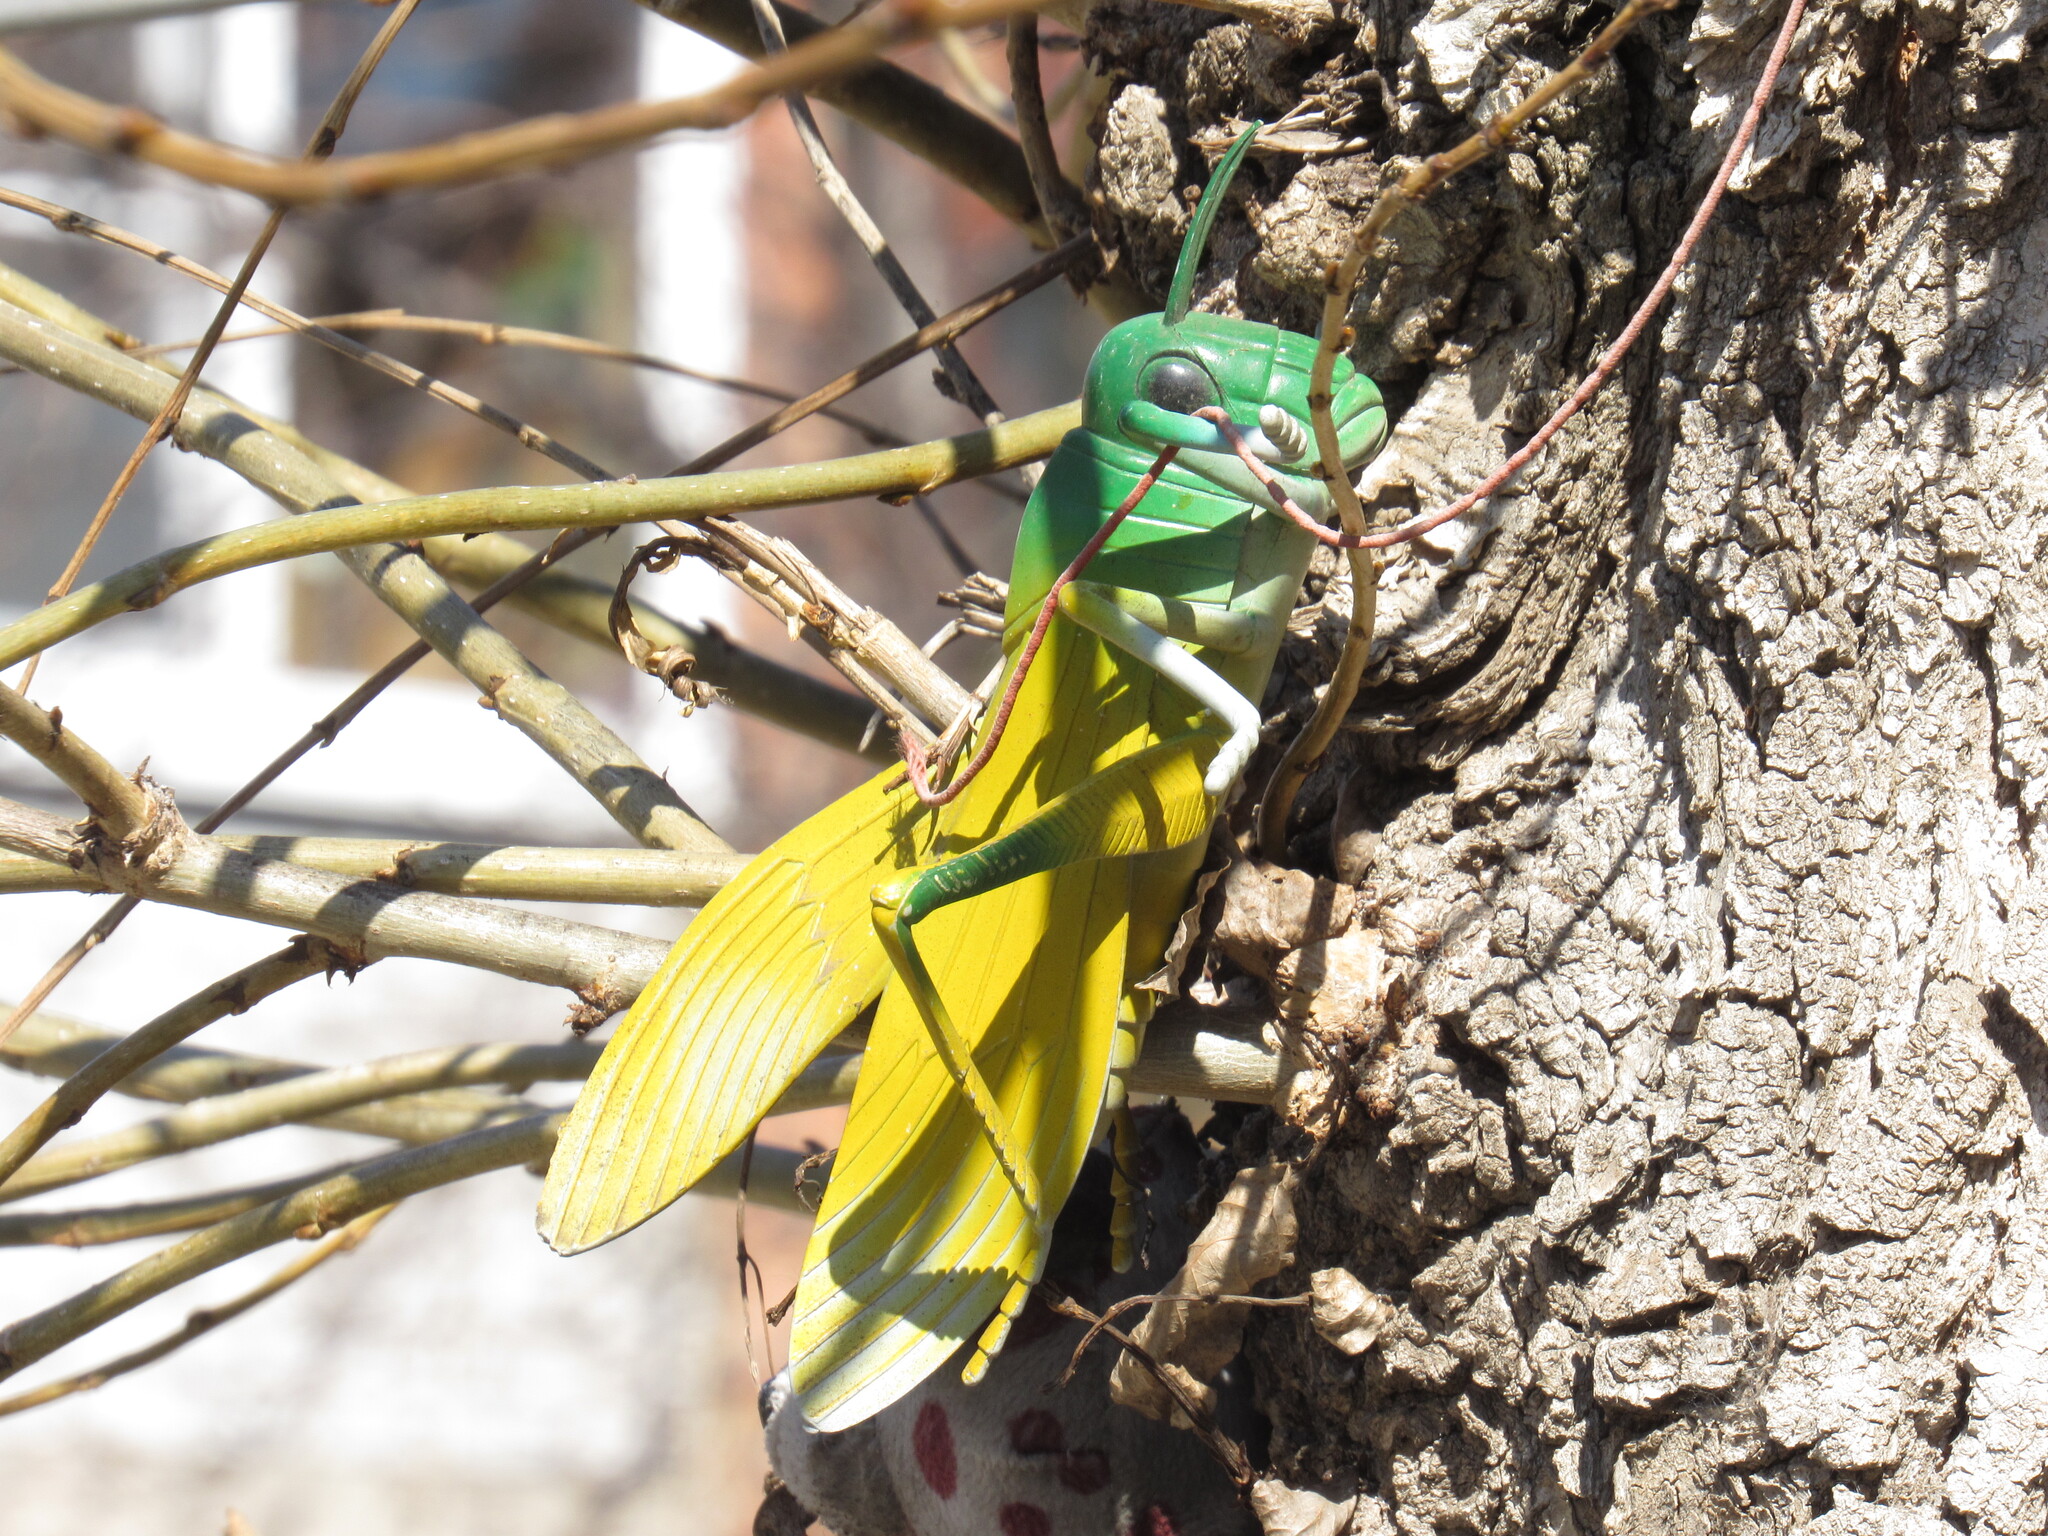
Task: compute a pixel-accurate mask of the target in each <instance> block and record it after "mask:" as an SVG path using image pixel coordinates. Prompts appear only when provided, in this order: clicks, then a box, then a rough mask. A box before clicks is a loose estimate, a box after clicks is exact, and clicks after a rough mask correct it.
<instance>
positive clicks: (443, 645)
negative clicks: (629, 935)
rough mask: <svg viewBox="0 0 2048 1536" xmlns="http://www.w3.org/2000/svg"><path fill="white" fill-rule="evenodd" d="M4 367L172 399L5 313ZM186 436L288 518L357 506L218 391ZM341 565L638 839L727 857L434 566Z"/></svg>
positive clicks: (65, 339) (159, 379)
mask: <svg viewBox="0 0 2048 1536" xmlns="http://www.w3.org/2000/svg"><path fill="white" fill-rule="evenodd" d="M0 355H5V356H8V357H10V358H12V359H13V360H14V361H16V362H19V363H22V364H24V365H25V366H27V367H29V368H31V369H32V370H33V371H35V372H36V373H39V374H41V375H43V376H44V377H46V378H50V379H53V380H55V381H56V382H58V383H61V384H64V385H66V386H67V387H69V388H73V389H78V390H81V391H85V392H89V393H91V394H92V395H94V396H95V397H96V398H98V399H100V400H102V401H104V402H105V403H107V404H110V405H113V406H115V407H117V408H119V409H121V410H125V411H127V412H128V413H129V414H131V415H134V416H137V417H143V418H147V417H149V416H151V415H153V414H154V413H155V411H156V410H157V409H158V408H159V407H160V406H161V403H162V401H163V399H164V397H165V396H166V395H167V394H168V393H169V390H170V381H169V380H168V379H167V378H166V377H165V375H164V374H163V373H162V371H160V370H159V369H156V368H153V367H151V366H150V365H149V364H147V363H145V362H142V361H140V360H138V359H136V358H132V357H129V356H127V355H126V354H125V353H122V352H118V351H116V350H115V349H113V348H112V347H108V346H105V345H102V344H99V343H95V342H92V341H89V340H87V339H86V338H85V337H82V336H79V335H76V334H75V333H72V332H70V331H67V330H61V329H59V328H57V327H55V326H52V325H50V324H48V323H46V322H43V321H40V320H38V319H36V318H35V317H33V316H31V315H29V314H27V313H26V312H25V311H23V310H19V309H16V308H15V307H14V306H13V305H10V304H6V303H0ZM176 434H177V440H178V442H179V444H180V445H181V446H184V447H188V448H192V449H195V450H197V451H198V452H201V453H203V454H205V455H206V456H207V457H209V458H212V459H216V460H218V461H219V462H220V463H222V464H224V465H226V466H227V467H228V468H229V469H232V470H234V471H235V472H236V473H237V474H239V475H241V476H242V477H243V478H244V479H245V480H248V481H249V482H250V483H251V484H253V485H255V486H256V487H257V488H258V489H260V490H262V491H264V492H266V493H267V494H268V495H270V496H271V497H273V498H274V499H276V500H277V501H279V502H280V503H282V504H283V505H284V506H286V507H289V508H293V509H298V510H305V509H310V508H315V507H327V508H335V507H345V506H347V505H348V504H349V503H351V502H353V501H354V499H355V498H354V497H353V496H351V495H350V494H349V492H348V490H347V489H346V487H344V486H343V485H341V484H340V483H339V482H338V481H337V480H335V478H334V477H333V476H332V475H330V474H329V473H328V472H327V471H326V470H325V469H324V468H322V466H321V465H319V464H318V463H316V462H315V461H314V460H313V459H312V458H310V457H309V456H308V455H306V454H304V453H302V452H300V451H299V450H298V449H297V448H295V447H294V446H293V445H291V444H290V443H288V442H286V441H284V440H282V439H281V438H278V437H276V436H274V435H273V434H271V433H268V432H265V431H263V430H261V429H260V428H256V427H255V426H254V424H253V423H251V422H250V420H249V419H248V416H247V415H246V413H244V412H243V411H241V410H240V409H239V408H238V407H237V406H236V405H235V404H234V403H233V402H232V401H229V400H227V399H226V398H224V397H223V396H221V395H218V394H216V393H214V392H213V391H211V390H206V389H199V390H194V391H193V392H192V398H191V403H190V405H189V407H188V408H187V409H186V410H185V412H184V413H183V414H182V415H181V416H180V418H179V421H178V424H177V427H176ZM229 537H230V538H232V537H233V535H229ZM379 545H383V546H384V547H382V548H379V547H377V546H379ZM336 553H338V554H340V555H341V557H342V559H343V561H344V563H346V564H347V565H348V566H349V568H350V569H351V570H353V571H354V572H355V573H356V575H357V576H358V577H360V578H361V579H362V581H363V583H364V584H365V585H366V586H368V587H369V588H370V590H371V591H372V592H373V593H375V594H376V596H377V597H378V598H379V599H380V600H381V601H382V602H383V603H384V604H385V605H386V606H387V607H389V608H391V610H392V611H393V612H395V613H396V614H398V616H399V617H400V618H402V619H404V620H405V621H406V623H407V624H408V625H410V626H411V627H412V628H413V629H415V630H416V631H418V632H419V634H420V635H421V637H422V638H423V639H424V640H426V641H427V643H428V644H430V645H431V646H432V647H433V648H434V650H435V651H436V652H438V653H439V654H440V655H441V656H442V657H443V658H444V659H445V660H446V661H448V663H449V664H450V665H451V666H453V667H454V668H455V670H456V671H457V672H458V673H460V674H461V675H462V676H464V677H465V678H467V679H468V680H469V681H470V682H471V683H472V684H473V685H475V686H476V687H477V689H478V690H479V691H480V692H481V693H482V695H483V696H484V697H485V698H486V699H488V700H489V701H490V704H491V707H492V708H493V709H495V710H496V712H497V714H498V715H499V717H500V718H501V719H503V720H505V721H506V722H507V723H508V724H510V725H512V726H513V727H514V728H515V729H517V730H518V731H519V732H520V733H521V734H522V735H524V736H525V737H526V738H527V739H528V740H530V741H532V742H533V743H534V744H535V745H536V746H538V747H539V748H540V749H541V750H542V751H544V752H546V753H547V754H548V756H549V757H551V758H553V759H554V761H555V762H556V763H558V764H559V765H560V766H561V767H562V768H563V769H564V770H565V771H567V772H568V773H569V774H570V776H571V777H572V778H574V779H575V780H576V782H577V783H578V784H580V785H582V786H583V788H584V790H585V792H586V793H588V794H589V795H590V796H591V797H592V798H593V799H595V800H596V801H597V802H598V803H599V804H600V805H602V806H603V807H604V808H605V810H606V811H607V812H608V813H609V814H610V815H611V816H612V818H613V819H614V820H615V821H617V822H618V823H619V824H620V825H621V826H622V827H624V828H625V829H626V830H627V831H628V832H630V833H632V834H633V835H634V836H635V837H636V838H638V839H639V840H640V841H642V842H645V843H651V844H653V845H655V846H658V847H668V848H680V849H689V850H693V851H700V852H707V853H709V852H725V851H727V845H726V844H725V842H724V840H723V839H721V838H719V837H718V835H717V834H716V833H714V832H712V831H711V829H710V828H709V827H707V826H705V825H704V824H703V822H702V821H701V820H700V819H699V818H698V817H697V815H696V814H695V812H693V811H692V810H691V809H690V808H689V807H688V806H687V805H686V804H684V802H683V800H682V798H681V797H680V796H678V795H677V794H676V792H675V791H674V789H673V788H671V787H670V786H669V784H668V783H667V782H666V781H665V780H664V779H662V778H661V776H660V775H659V774H657V773H655V772H654V770H653V769H651V768H650V767H648V765H647V764H646V763H645V762H643V761H642V760H641V759H640V757H639V755H638V754H637V753H635V752H634V751H633V750H632V748H631V747H629V746H627V745H626V743H625V742H624V741H622V740H621V739H620V738H619V737H618V735H617V733H615V732H614V731H613V730H612V729H611V728H610V727H609V726H608V725H606V724H605V723H604V722H603V721H602V720H600V719H599V718H598V717H597V716H596V715H595V714H594V713H593V712H592V711H591V710H590V709H589V707H588V706H586V705H585V704H584V703H583V702H582V701H581V700H580V699H578V698H576V696H575V695H574V694H572V693H571V692H570V691H569V690H568V689H567V688H565V687H563V686H562V685H561V684H560V683H558V682H556V681H555V680H554V679H552V678H550V677H548V676H547V675H546V674H545V673H543V672H542V671H541V670H540V669H539V668H538V667H536V666H535V665H534V664H533V663H532V662H531V661H530V660H528V659H527V658H526V657H525V655H523V654H522V653H521V652H520V651H519V649H518V648H517V647H516V646H514V645H513V644H512V643H511V641H509V640H508V639H506V638H505V636H504V635H503V634H502V633H500V632H499V631H498V630H496V629H494V628H492V627H491V626H490V625H489V624H488V623H486V622H485V621H484V620H483V619H482V618H480V617H479V616H478V615H477V613H476V610H475V609H473V608H472V607H470V605H469V604H468V603H466V602H464V601H463V600H462V599H461V597H459V596H458V595H457V594H456V593H455V591H454V589H453V588H452V587H450V586H449V585H448V584H447V582H446V581H444V580H443V579H442V578H441V577H440V576H439V575H438V574H437V573H436V572H435V571H434V570H433V568H432V567H431V566H430V565H428V564H427V562H426V560H425V559H424V558H422V557H421V556H419V555H417V554H414V553H412V552H411V551H410V550H407V549H404V548H400V547H396V546H395V545H393V544H392V543H391V542H390V541H385V540H376V539H362V540H350V541H349V542H348V544H347V545H344V546H337V548H336ZM88 590H90V589H88ZM74 601H76V597H75V596H74V597H73V598H71V599H65V600H62V601H59V602H57V603H52V604H49V605H47V606H45V607H43V608H40V609H37V610H35V614H37V615H41V614H52V613H57V612H61V611H63V609H64V608H65V607H66V606H68V605H69V603H71V602H74ZM0 729H4V726H0ZM10 734H11V733H10Z"/></svg>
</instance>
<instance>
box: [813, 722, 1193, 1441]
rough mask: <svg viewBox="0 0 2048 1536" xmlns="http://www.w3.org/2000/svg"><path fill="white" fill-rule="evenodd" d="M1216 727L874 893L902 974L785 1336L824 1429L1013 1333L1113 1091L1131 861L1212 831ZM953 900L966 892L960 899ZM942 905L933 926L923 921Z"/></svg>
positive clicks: (1140, 757)
mask: <svg viewBox="0 0 2048 1536" xmlns="http://www.w3.org/2000/svg"><path fill="white" fill-rule="evenodd" d="M1214 743H1215V738H1214V736H1213V735H1211V734H1210V733H1208V732H1206V731H1190V732H1185V733H1183V734H1181V735H1178V736H1175V737H1173V738H1170V739H1169V740H1167V741H1164V742H1160V743H1158V744H1157V745H1155V746H1152V747H1149V748H1146V749H1144V750H1142V751H1139V752H1136V753H1133V754H1132V755H1131V756H1129V757H1126V758H1122V759H1118V760H1116V761H1114V762H1112V763H1110V764H1109V765H1108V766H1106V767H1105V768H1103V769H1101V770H1100V771H1098V772H1097V773H1095V774H1093V775H1091V776H1089V777H1088V778H1085V779H1083V780H1082V781H1081V782H1080V783H1079V784H1077V785H1076V786H1075V787H1074V788H1073V789H1071V790H1069V791H1068V792H1067V793H1066V794H1063V795H1061V796H1058V797H1057V798H1055V799H1054V800H1052V801H1050V802H1048V803H1047V804H1046V805H1045V806H1044V807H1043V808H1042V809H1041V810H1039V811H1038V812H1037V813H1036V814H1034V815H1031V816H1029V817H1027V818H1026V819H1024V820H1023V821H1021V822H1019V823H1018V824H1017V825H1016V826H1014V827H1013V828H1011V829H1010V830H1009V831H1007V832H1005V833H1004V834H1002V835H1000V836H997V837H994V838H991V839H989V840H987V841H986V842H983V843H981V844H979V845H978V846H976V847H973V848H971V849H970V850H968V851H967V852H966V853H964V854H962V855H960V856H958V857H955V858H952V859H948V860H945V861H942V862H940V863H938V864H935V865H933V866H932V867H930V868H928V869H925V870H922V871H919V872H918V873H917V874H915V875H913V876H910V877H908V878H905V879H902V880H899V881H896V882H892V883H891V884H890V885H889V886H887V887H885V888H884V889H883V890H880V891H878V892H877V893H876V913H875V917H876V926H877V929H878V930H879V932H880V933H881V935H882V937H883V942H884V943H885V944H886V945H887V946H888V947H889V948H890V949H891V951H892V953H893V954H894V956H895V958H896V959H897V963H898V968H899V973H900V975H901V978H902V985H901V986H899V987H897V988H895V989H893V990H892V991H891V993H890V994H889V996H887V997H885V998H884V999H883V1003H882V1010H881V1013H880V1014H879V1015H878V1016H877V1018H876V1023H875V1029H874V1031H873V1033H872V1035H871V1036H870V1039H869V1046H868V1055H867V1061H866V1064H865V1065H864V1067H863V1069H862V1073H861V1082H860V1088H859V1091H858V1092H857V1094H856V1096H855V1099H854V1106H853V1110H852V1113H851V1116H850V1117H849V1120H848V1124H847V1131H846V1138H845V1141H844V1143H843V1144H842V1146H841V1149H840V1155H839V1158H838V1160H837V1162H836V1163H835V1165H834V1168H833V1172H832V1180H831V1184H830V1186H829V1187H828V1189H827V1193H826V1201H825V1207H824V1209H823V1210H822V1211H821V1212H820V1213H819V1218H818V1228H817V1232H816V1233H815V1235H814V1236H813V1238H812V1242H811V1248H810V1252H809V1253H808V1254H807V1255H806V1259H805V1270H804V1276H803V1279H802V1281H801V1282H800V1284H799V1286H798V1292H797V1302H796V1313H795V1328H794V1333H793V1336H792V1339H791V1363H792V1367H793V1370H794V1375H795V1381H796V1385H797V1389H798V1391H799V1393H800V1394H801V1397H802V1400H803V1407H804V1412H805V1415H806V1417H808V1418H810V1419H812V1420H813V1421H814V1422H816V1423H818V1424H819V1425H821V1426H823V1427H826V1428H831V1427H834V1426H836V1425H841V1424H846V1423H854V1422H858V1421H859V1420H860V1419H861V1418H864V1417H866V1416H867V1415H868V1414H870V1413H873V1412H875V1411H876V1410H877V1409H879V1408H881V1407H883V1406H885V1405H886V1404H887V1403H889V1402H892V1401H894V1400H895V1399H896V1398H897V1397H899V1396H901V1395H902V1393H903V1392H905V1391H907V1390H909V1388H910V1387H912V1386H914V1385H915V1384H916V1383H917V1382H918V1381H921V1380H922V1379H923V1378H924V1377H925V1376H926V1375H928V1374H929V1373H930V1372H931V1371H932V1370H933V1369H934V1368H935V1367H936V1366H937V1365H938V1364H939V1363H940V1362H941V1361H943V1360H944V1359H945V1357H946V1356H947V1355H949V1354H951V1353H952V1352H953V1350H954V1349H955V1348H957V1347H958V1346H959V1345H960V1344H961V1343H962V1342H963V1341H964V1340H966V1339H968V1338H971V1337H973V1336H974V1334H975V1333H976V1331H977V1330H980V1329H981V1327H982V1324H983V1323H984V1321H985V1320H986V1319H987V1318H988V1317H989V1314H990V1313H991V1312H995V1313H996V1314H997V1318H996V1321H995V1322H994V1323H993V1324H990V1325H989V1327H988V1329H987V1331H986V1332H985V1333H984V1334H983V1339H982V1347H983V1349H984V1350H985V1351H988V1352H993V1350H994V1349H995V1348H997V1347H999V1346H1000V1343H1001V1339H1002V1336H1003V1333H1004V1332H1005V1331H1006V1329H1007V1320H1008V1318H1009V1317H1010V1316H1011V1315H1012V1314H1014V1312H1015V1310H1016V1308H1017V1306H1019V1305H1021V1303H1022V1301H1023V1299H1024V1297H1025V1295H1026V1293H1027V1291H1028V1288H1029V1286H1030V1284H1031V1282H1032V1281H1033V1280H1035V1279H1036V1278H1037V1275H1038V1273H1039V1271H1040V1269H1041V1268H1042V1266H1043V1263H1044V1244H1045V1240H1046V1236H1047V1231H1048V1229H1049V1227H1050V1225H1051V1221H1052V1217H1053V1216H1054V1215H1055V1214H1056V1213H1057V1211H1058V1208H1059V1205H1060V1204H1061V1203H1062V1202H1063V1201H1064V1199H1065V1197H1066V1194H1067V1191H1068V1189H1069V1188H1070V1187H1071V1185H1072V1182H1073V1177H1074V1175H1075V1173H1076V1172H1077V1171H1078V1169H1079V1162H1080V1154H1081V1153H1082V1152H1083V1151H1085V1150H1086V1146H1087V1143H1088V1141H1089V1140H1090V1139H1091V1138H1092V1134H1093V1130H1094V1126H1095V1121H1096V1116H1097V1113H1098V1111H1099V1110H1100V1108H1101V1105H1102V1100H1103V1092H1104V1087H1105V1083H1106V1080H1107V1076H1108V1072H1109V1067H1110V1051H1111V1043H1112V1040H1113V1037H1114V1035H1115V1033H1116V1029H1117V1015H1118V1004H1119V1001H1120V999H1121V998H1122V996H1123V993H1124V990H1125V987H1126V983H1127V980H1128V977H1127V974H1126V973H1127V938H1128V925H1129V921H1130V913H1131V909H1132V906H1133V899H1132V898H1133V893H1132V886H1131V882H1132V871H1133V870H1134V869H1136V868H1138V867H1141V866H1145V865H1147V864H1149V863H1150V862H1151V861H1150V860H1149V859H1147V858H1146V857H1144V856H1145V855H1151V854H1156V853H1159V852H1161V851H1163V850H1171V849H1185V848H1191V847H1192V846H1193V845H1194V844H1196V843H1197V842H1198V841H1199V839H1200V838H1201V837H1202V835H1203V833H1204V832H1206V830H1207V829H1208V826H1209V822H1210V819H1211V817H1212V816H1213V814H1214V802H1213V801H1212V800H1211V799H1210V797H1209V796H1208V794H1207V793H1206V791H1205V790H1204V789H1203V786H1202V767H1203V762H1204V760H1205V759H1206V758H1207V757H1208V756H1209V754H1210V752H1211V751H1212V749H1213V747H1214ZM1185 879H1186V876H1185V874H1182V875H1179V876H1178V877H1177V878H1176V880H1175V883H1176V884H1177V885H1178V887H1179V889H1180V890H1185ZM1176 899H1177V897H1176ZM956 903H969V905H967V906H964V907H958V908H955V910H952V911H948V910H947V909H948V908H954V907H955V904H956ZM933 919H936V921H934V922H933V926H934V927H935V928H936V929H937V930H939V932H938V937H937V938H936V939H927V938H926V937H925V936H924V935H923V934H921V933H919V932H918V931H917V926H918V924H919V923H920V922H922V921H930V920H933ZM1024 934H1030V935H1033V936H1034V938H1035V942H1034V943H1033V944H1031V946H1030V947H1029V949H1028V950H1025V951H1022V952H1021V953H1022V954H1023V955H1024V956H1025V958H1024V959H1023V960H1022V961H1021V963H1018V961H1017V957H1016V956H1015V955H1013V954H1010V953H1006V946H1007V945H1010V944H1012V943H1015V942H1016V941H1017V940H1018V938H1019V936H1020V935H1024ZM934 946H936V948H934ZM1153 963H1156V950H1155V952H1154V961H1153ZM935 974H936V975H938V976H941V977H944V978H947V985H948V986H958V985H961V984H963V983H965V984H968V985H969V986H971V987H972V988H973V989H974V995H973V996H971V997H966V998H962V999H959V1000H957V1001H956V1003H955V1005H954V1006H955V1007H957V1009H958V1017H959V1018H960V1019H963V1020H965V1021H967V1024H968V1028H967V1029H965V1030H963V1029H962V1028H960V1027H959V1025H958V1024H956V1023H955V1015H954V1013H953V1011H952V1010H951V1009H949V1006H948V999H947V998H946V997H944V996H943V995H941V994H942V990H943V989H942V988H941V987H940V986H939V985H935V984H934V982H933V979H932V978H933V976H934V975H935ZM991 989H993V991H991ZM992 997H993V1005H992V1006H991V1005H990V1004H991V998H992ZM934 1046H936V1048H937V1049H936V1053H935V1052H934V1049H933V1047H934ZM979 1358H980V1357H979V1356H977V1357H976V1359H975V1360H974V1361H970V1363H969V1372H970V1374H973V1373H975V1372H976V1370H977V1366H978V1364H979Z"/></svg>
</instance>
